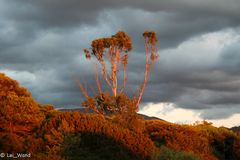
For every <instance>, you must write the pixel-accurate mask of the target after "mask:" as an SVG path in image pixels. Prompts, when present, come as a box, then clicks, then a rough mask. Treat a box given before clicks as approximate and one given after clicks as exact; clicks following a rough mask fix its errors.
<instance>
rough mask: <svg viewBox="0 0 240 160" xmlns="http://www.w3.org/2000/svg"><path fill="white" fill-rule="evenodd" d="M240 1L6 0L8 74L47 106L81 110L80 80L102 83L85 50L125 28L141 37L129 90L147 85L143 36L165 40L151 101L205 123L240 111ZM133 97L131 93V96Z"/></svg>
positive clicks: (0, 57) (3, 64)
mask: <svg viewBox="0 0 240 160" xmlns="http://www.w3.org/2000/svg"><path fill="white" fill-rule="evenodd" d="M239 15H240V1H236V0H230V1H224V0H208V1H206V0H203V1H193V0H168V1H163V0H151V1H145V0H132V1H127V0H123V1H110V0H103V1H92V0H88V1H82V0H80V1H79V0H69V1H64V0H42V1H31V0H22V1H18V0H12V1H8V0H2V1H1V2H0V20H1V21H0V70H1V72H4V73H6V74H7V75H9V76H10V77H12V78H14V79H16V80H18V81H20V83H21V84H22V85H23V86H25V87H27V88H28V89H29V90H30V91H31V92H32V94H33V96H34V97H35V98H36V99H37V100H38V101H39V102H40V103H43V104H44V103H50V104H54V105H55V106H56V107H59V108H60V107H76V106H79V105H80V103H81V101H82V100H83V96H82V95H81V93H80V90H79V89H78V87H77V85H76V84H75V79H80V80H81V81H82V82H84V83H85V82H87V83H88V85H91V86H94V83H95V80H94V68H93V67H92V63H91V62H88V61H87V60H85V58H84V56H83V52H82V49H83V48H87V47H89V46H90V43H91V41H92V40H93V39H95V38H98V37H105V36H111V35H112V34H115V33H116V32H117V31H119V30H123V31H125V32H127V33H128V34H129V35H130V36H131V37H132V40H133V47H134V48H133V52H132V53H131V54H130V58H129V66H128V76H129V81H128V88H131V89H132V90H133V91H134V90H135V89H136V87H137V85H138V84H139V83H140V82H141V81H142V80H143V73H144V62H145V59H144V58H145V57H144V46H143V40H142V37H141V35H142V33H143V32H144V30H147V29H148V30H149V29H150V30H154V31H156V32H157V34H158V37H159V44H160V45H159V46H160V50H159V54H160V60H159V61H158V63H157V65H156V66H155V68H154V71H153V72H152V74H151V78H150V82H149V85H148V86H147V89H146V92H145V95H144V99H143V101H144V104H145V103H173V104H174V105H175V106H177V107H178V108H183V109H193V110H199V111H201V115H200V116H201V117H202V118H204V119H222V118H227V117H230V116H232V115H233V114H235V113H240V100H239V97H240V53H239V51H240V47H239V42H240V16H239ZM128 92H129V94H131V91H128Z"/></svg>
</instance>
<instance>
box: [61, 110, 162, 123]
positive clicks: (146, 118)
mask: <svg viewBox="0 0 240 160" xmlns="http://www.w3.org/2000/svg"><path fill="white" fill-rule="evenodd" d="M58 110H59V111H62V112H68V111H79V112H81V113H93V111H90V110H89V109H87V108H84V107H79V108H69V109H68V108H61V109H58ZM138 115H139V116H140V117H141V118H143V119H144V120H161V121H165V120H163V119H161V118H157V117H152V116H147V115H145V114H140V113H138Z"/></svg>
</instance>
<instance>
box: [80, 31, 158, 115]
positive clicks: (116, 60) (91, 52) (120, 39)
mask: <svg viewBox="0 0 240 160" xmlns="http://www.w3.org/2000/svg"><path fill="white" fill-rule="evenodd" d="M143 37H144V42H145V48H146V53H145V55H146V63H145V73H144V80H143V83H142V84H141V85H140V87H139V91H138V92H137V94H136V95H135V97H133V98H127V100H126V95H124V94H123V93H122V91H123V89H124V88H125V86H126V82H127V73H126V70H127V64H128V53H129V51H131V50H132V41H131V38H130V37H129V36H128V35H127V34H126V33H125V32H122V31H121V32H117V33H116V34H115V35H113V36H112V37H110V38H101V39H96V40H94V41H92V44H91V49H84V53H85V56H86V58H87V59H91V57H92V56H93V57H95V58H96V59H97V61H98V62H99V64H100V66H101V70H102V77H103V79H104V80H105V81H106V83H107V85H108V86H109V87H110V88H111V90H112V95H113V97H111V96H110V95H109V94H108V93H107V92H102V90H101V84H100V82H99V78H98V72H96V83H97V86H98V90H99V92H100V94H99V95H97V96H96V97H90V96H88V94H87V92H86V90H85V88H84V87H83V85H82V84H80V83H79V86H80V89H81V91H82V92H83V94H84V96H85V97H86V100H85V101H84V102H83V103H82V105H83V106H85V107H88V108H91V109H93V110H94V111H96V112H97V113H100V114H103V113H104V112H106V111H110V112H121V113H124V112H126V111H128V110H129V111H130V110H131V111H132V109H126V108H127V107H130V106H131V107H132V106H133V105H134V106H135V109H134V110H135V111H137V110H138V108H139V104H140V102H141V100H142V96H143V93H144V90H145V87H146V85H147V83H148V79H149V72H150V70H151V68H152V67H153V65H154V63H155V62H156V60H157V59H158V53H157V48H156V43H157V41H158V40H157V35H156V33H155V32H151V31H146V32H144V33H143ZM106 55H107V58H106ZM107 59H108V61H109V62H110V66H111V67H110V68H111V70H110V72H109V70H108V67H107V66H108V65H107V61H106V60H107ZM120 66H122V69H123V84H122V86H121V87H119V84H118V72H119V69H120ZM96 68H97V67H96ZM119 88H120V89H119ZM123 97H125V98H123ZM119 100H121V101H123V100H124V102H126V103H128V104H124V103H122V102H121V103H120V102H119ZM130 101H131V103H130ZM120 104H121V105H120ZM130 104H131V105H130ZM128 105H129V106H128Z"/></svg>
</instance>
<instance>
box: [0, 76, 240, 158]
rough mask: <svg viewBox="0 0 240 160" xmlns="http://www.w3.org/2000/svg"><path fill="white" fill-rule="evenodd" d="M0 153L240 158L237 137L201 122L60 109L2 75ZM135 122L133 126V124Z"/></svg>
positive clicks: (33, 155) (108, 156)
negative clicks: (179, 123) (191, 123)
mask: <svg viewBox="0 0 240 160" xmlns="http://www.w3.org/2000/svg"><path fill="white" fill-rule="evenodd" d="M0 114H1V115H0V124H1V125H0V152H2V153H19V152H21V153H29V152H30V153H31V158H32V159H36V160H37V159H91V160H92V159H93V160H99V159H102V160H104V159H113V160H114V159H116V160H117V159H126V160H127V159H129V160H135V159H136V160H137V159H158V160H169V159H171V160H175V159H178V160H181V159H189V160H191V159H194V160H196V159H204V160H217V159H220V160H229V159H231V160H238V159H240V137H239V135H237V134H236V133H234V132H232V131H230V130H228V129H226V128H216V127H213V126H211V124H209V123H207V122H204V123H201V124H197V125H192V126H190V125H177V124H173V123H169V122H165V121H161V120H143V119H141V118H139V117H138V116H137V115H135V116H134V115H130V114H129V115H128V116H129V117H132V118H126V117H124V116H122V115H112V116H110V115H109V116H102V115H101V114H86V113H84V114H83V113H80V112H77V111H75V112H60V111H57V110H55V109H54V107H53V106H51V105H46V106H42V105H40V104H38V103H37V102H36V101H35V100H34V99H33V98H32V96H31V94H30V93H29V92H28V91H27V90H26V89H25V88H23V87H20V86H19V84H18V82H16V81H14V80H12V79H10V78H9V77H7V76H5V75H4V74H0ZM133 126H137V127H133Z"/></svg>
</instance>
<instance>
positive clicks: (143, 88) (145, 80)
mask: <svg viewBox="0 0 240 160" xmlns="http://www.w3.org/2000/svg"><path fill="white" fill-rule="evenodd" d="M145 47H146V64H145V73H144V81H143V84H142V86H141V87H140V90H139V96H138V97H137V103H136V110H138V109H139V104H140V102H141V100H142V96H143V93H144V90H145V87H146V85H147V82H148V77H149V56H148V55H149V51H148V47H149V45H148V43H147V42H146V41H145Z"/></svg>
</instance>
